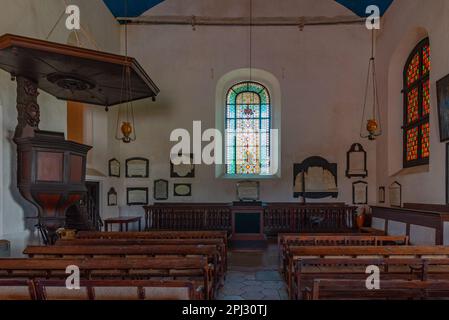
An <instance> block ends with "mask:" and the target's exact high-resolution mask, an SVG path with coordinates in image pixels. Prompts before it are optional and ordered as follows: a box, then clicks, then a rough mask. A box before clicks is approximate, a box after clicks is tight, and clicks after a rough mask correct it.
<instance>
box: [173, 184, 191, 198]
mask: <svg viewBox="0 0 449 320" xmlns="http://www.w3.org/2000/svg"><path fill="white" fill-rule="evenodd" d="M191 191H192V187H191V186H190V185H188V184H178V185H175V196H180V197H186V196H190V195H191Z"/></svg>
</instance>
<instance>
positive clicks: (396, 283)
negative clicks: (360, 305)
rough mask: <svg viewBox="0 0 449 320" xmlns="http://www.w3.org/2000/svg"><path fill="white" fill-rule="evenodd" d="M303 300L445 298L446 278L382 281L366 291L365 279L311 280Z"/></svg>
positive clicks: (447, 293)
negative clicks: (311, 284)
mask: <svg viewBox="0 0 449 320" xmlns="http://www.w3.org/2000/svg"><path fill="white" fill-rule="evenodd" d="M307 292H308V294H307V295H306V299H307V300H325V299H332V300H336V299H344V300H393V299H395V300H399V299H400V300H405V299H427V298H432V299H435V298H449V281H447V280H446V281H442V280H438V281H435V280H430V281H419V280H412V281H406V280H383V281H382V284H381V286H380V289H378V290H368V289H367V288H366V283H365V280H335V279H315V280H314V282H313V288H312V289H309V288H308V289H307Z"/></svg>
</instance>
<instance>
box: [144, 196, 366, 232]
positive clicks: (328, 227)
mask: <svg viewBox="0 0 449 320" xmlns="http://www.w3.org/2000/svg"><path fill="white" fill-rule="evenodd" d="M232 207H233V205H232V204H227V203H226V204H224V203H192V204H187V203H156V204H154V205H151V206H145V207H144V209H145V229H146V230H192V231H194V230H227V231H231V230H232V215H231V212H232ZM263 210H264V215H263V219H264V221H263V224H264V232H265V234H267V235H277V234H278V233H285V232H292V233H294V232H303V233H307V232H329V233H331V232H351V231H354V230H355V229H356V228H357V227H356V207H351V206H346V205H345V204H343V203H329V204H310V205H302V204H298V203H266V204H263Z"/></svg>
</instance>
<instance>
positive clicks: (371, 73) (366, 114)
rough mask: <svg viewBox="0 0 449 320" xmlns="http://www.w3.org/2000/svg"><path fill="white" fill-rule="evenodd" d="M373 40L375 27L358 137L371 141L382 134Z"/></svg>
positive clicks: (373, 38)
mask: <svg viewBox="0 0 449 320" xmlns="http://www.w3.org/2000/svg"><path fill="white" fill-rule="evenodd" d="M374 41H375V29H373V30H372V39H371V58H370V60H369V63H368V75H367V78H366V86H365V99H364V102H363V115H362V123H361V126H360V137H362V138H364V139H369V140H371V141H374V140H376V138H377V137H379V136H381V135H382V124H381V119H380V107H379V95H378V88H377V79H376V77H377V76H376V59H375V56H374V45H375V43H374ZM370 85H372V97H373V99H372V102H373V104H372V107H369V106H368V97H369V93H370V92H369V91H370Z"/></svg>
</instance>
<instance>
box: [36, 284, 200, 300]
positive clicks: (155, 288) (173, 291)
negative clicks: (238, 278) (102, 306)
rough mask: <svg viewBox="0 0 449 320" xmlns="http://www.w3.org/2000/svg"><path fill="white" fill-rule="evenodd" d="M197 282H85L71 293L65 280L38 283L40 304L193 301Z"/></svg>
mask: <svg viewBox="0 0 449 320" xmlns="http://www.w3.org/2000/svg"><path fill="white" fill-rule="evenodd" d="M195 288H196V286H195V283H194V282H193V281H179V280H168V281H151V280H82V281H81V282H80V289H79V290H69V289H67V287H66V284H65V281H63V280H37V281H36V289H37V293H38V297H39V299H40V300H193V299H196V295H195V293H196V292H195Z"/></svg>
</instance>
